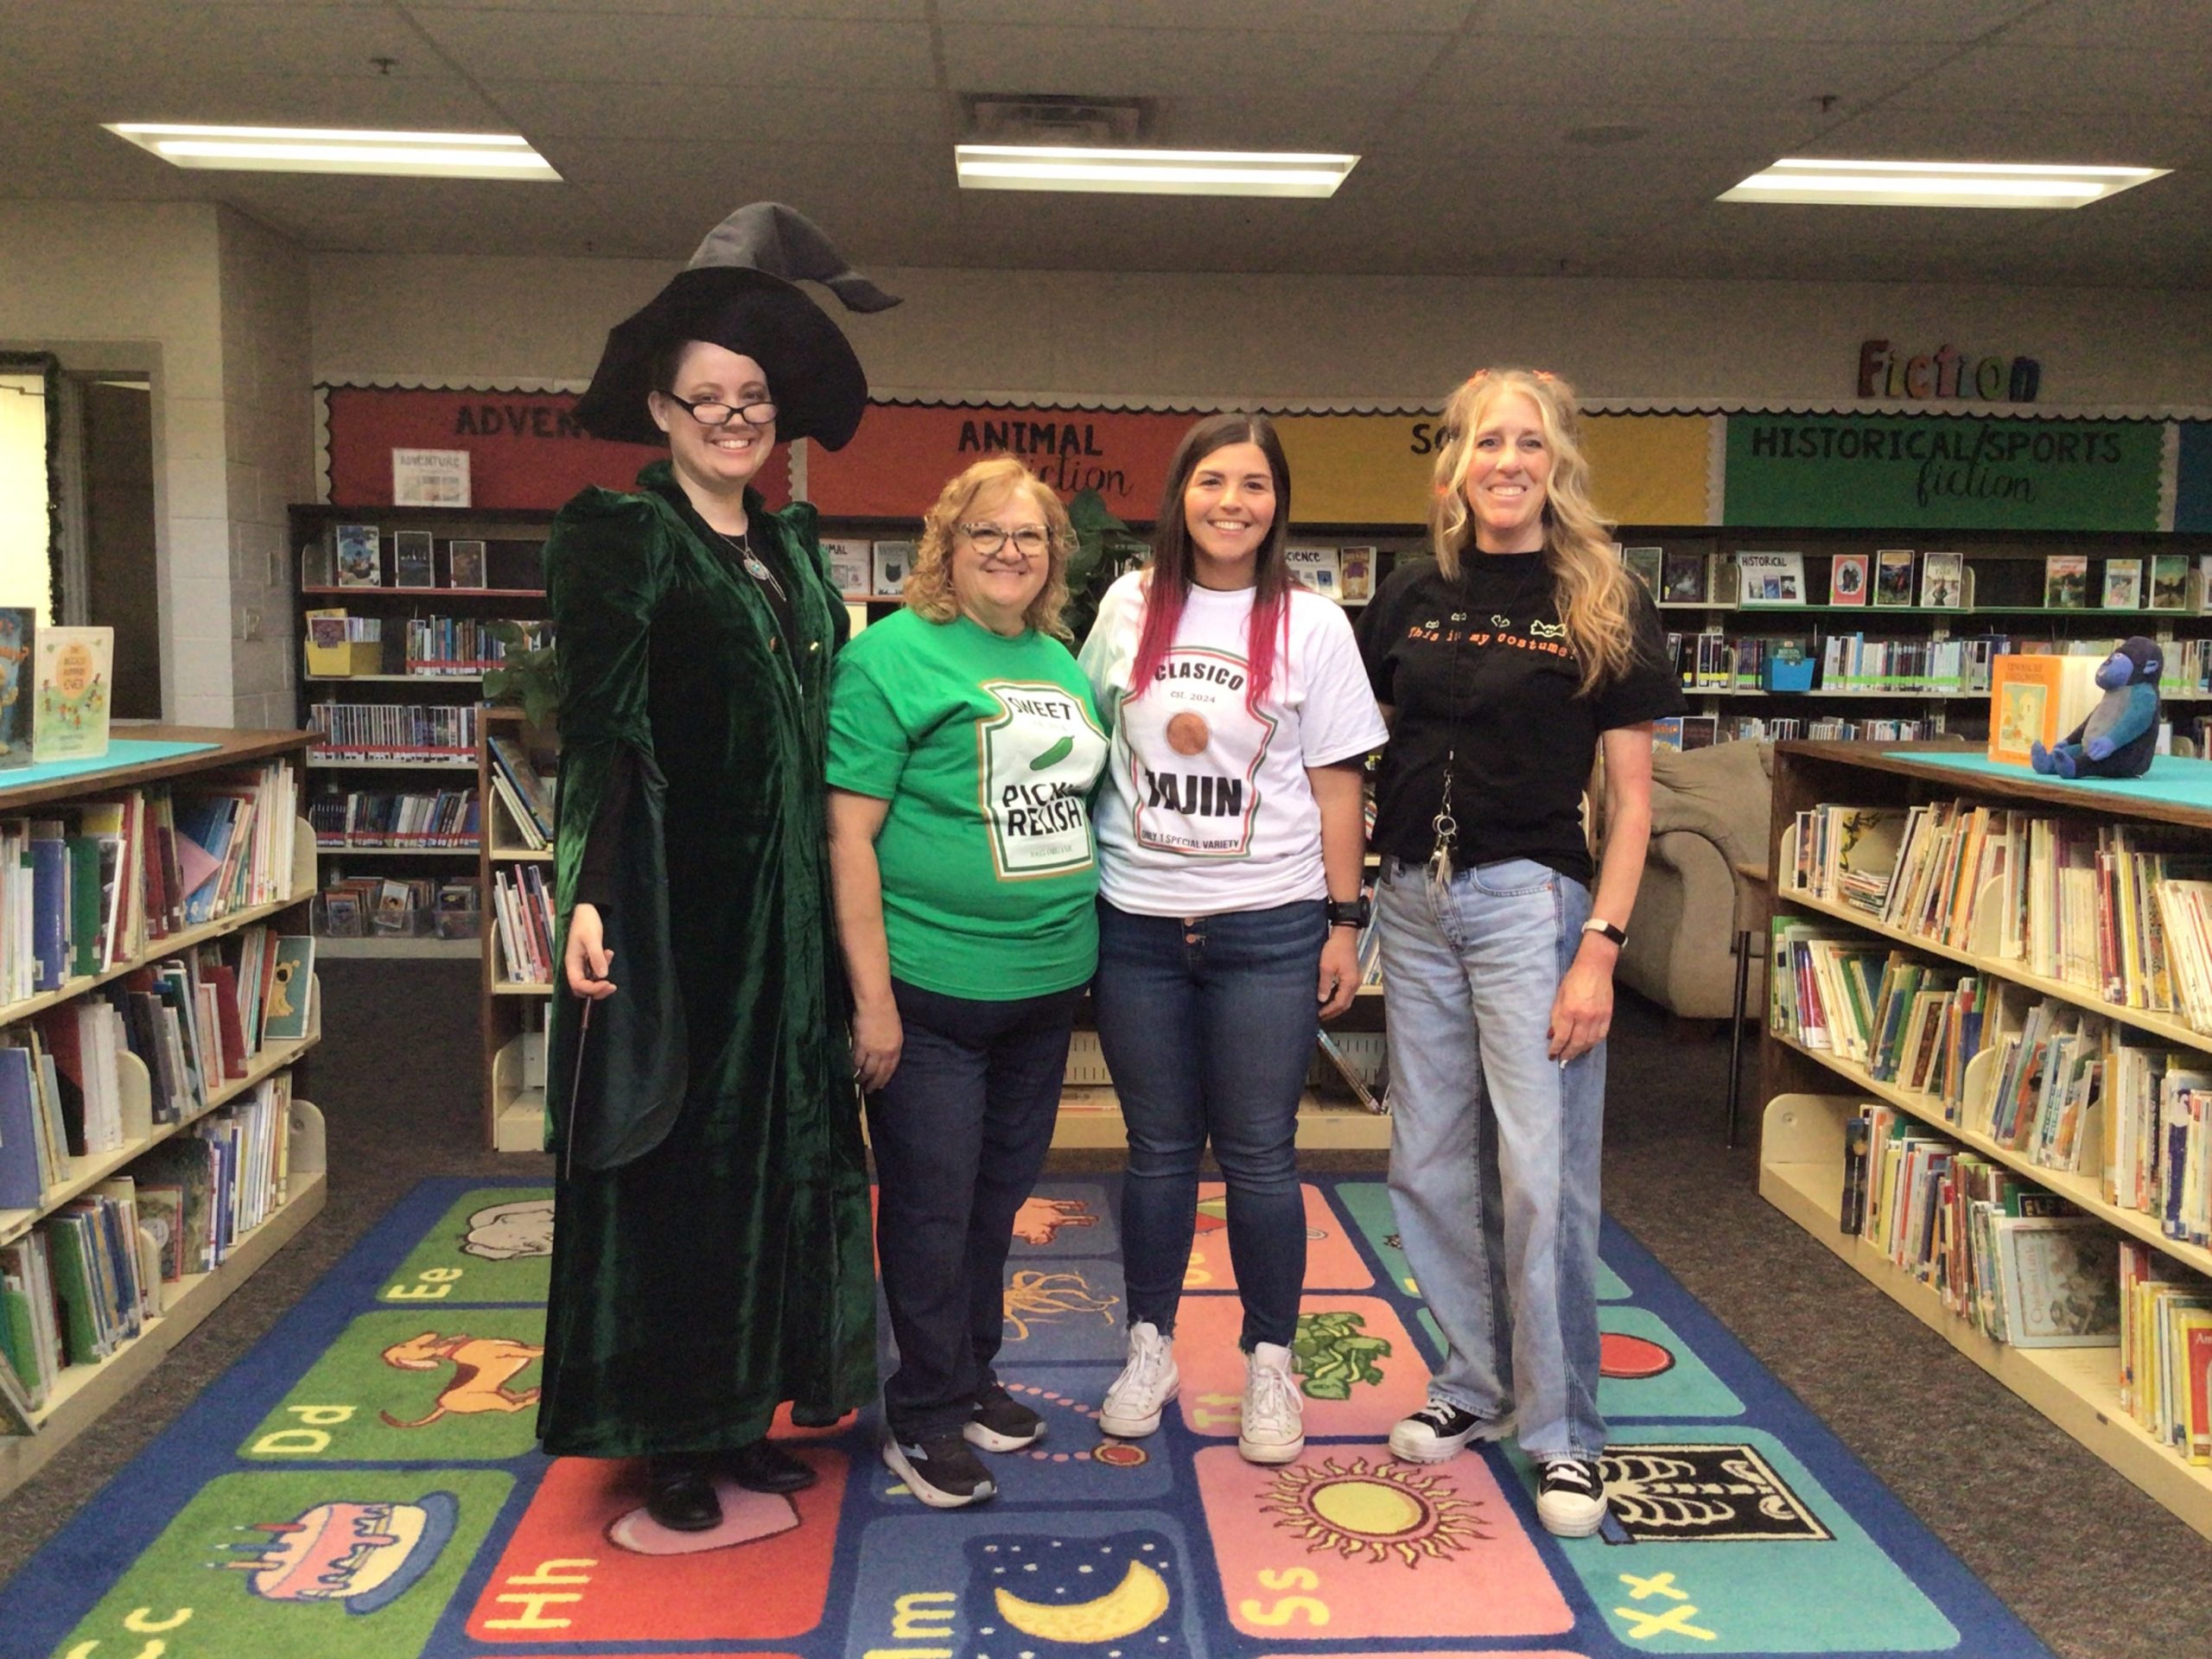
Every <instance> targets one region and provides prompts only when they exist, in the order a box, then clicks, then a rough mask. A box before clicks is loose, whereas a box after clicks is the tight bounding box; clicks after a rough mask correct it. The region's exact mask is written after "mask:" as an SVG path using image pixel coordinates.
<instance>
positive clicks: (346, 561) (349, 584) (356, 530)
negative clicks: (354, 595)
mask: <svg viewBox="0 0 2212 1659" xmlns="http://www.w3.org/2000/svg"><path fill="white" fill-rule="evenodd" d="M332 533H333V535H334V537H335V538H336V542H337V564H338V585H339V586H340V588H381V587H383V586H384V562H383V559H382V557H381V556H380V554H379V551H378V537H379V534H380V532H379V531H378V529H377V527H376V526H375V525H374V524H339V525H336V526H335V527H334V530H333V532H332Z"/></svg>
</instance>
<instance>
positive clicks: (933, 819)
mask: <svg viewBox="0 0 2212 1659" xmlns="http://www.w3.org/2000/svg"><path fill="white" fill-rule="evenodd" d="M1106 747H1107V746H1106V738H1105V734H1103V732H1102V731H1101V730H1100V728H1099V725H1098V716H1097V714H1096V711H1095V710H1094V709H1092V707H1091V702H1090V683H1089V682H1088V681H1087V680H1085V679H1084V674H1083V671H1082V670H1081V669H1079V668H1077V666H1076V661H1075V658H1074V657H1072V656H1071V655H1070V654H1069V652H1068V649H1067V647H1066V646H1065V645H1062V644H1060V642H1059V641H1058V640H1057V639H1051V638H1049V637H1047V636H1046V635H1044V634H1041V633H1037V632H1025V633H1023V634H1021V635H1020V637H1019V638H1016V639H1007V638H1004V637H1003V636H1001V635H999V634H995V633H993V632H991V631H990V630H989V629H988V628H986V627H984V626H982V624H980V623H978V622H976V621H974V620H970V619H969V618H968V617H966V616H964V615H963V616H958V617H955V618H954V619H953V620H951V621H950V622H931V621H930V620H927V619H926V618H925V617H923V616H920V615H918V614H917V613H914V612H912V611H900V612H899V613H897V614H896V615H893V616H890V617H887V618H886V619H885V620H883V621H880V622H879V623H877V624H876V625H875V626H873V627H871V628H869V629H868V631H867V632H864V633H861V634H860V635H859V636H858V637H856V638H855V639H854V640H853V641H852V643H851V644H849V645H847V646H846V647H845V649H844V650H843V651H842V652H840V653H839V654H838V658H837V663H836V678H835V679H834V680H833V681H832V682H831V683H830V688H829V782H830V783H831V785H834V786H835V787H836V788H838V789H846V790H850V791H853V792H854V793H855V794H857V795H868V796H873V797H874V798H876V799H877V800H882V801H888V802H890V803H891V808H890V810H889V812H888V813H887V814H886V816H885V817H884V820H883V830H882V833H881V834H880V835H879V836H877V837H876V842H875V857H876V862H877V864H878V865H879V866H880V868H881V869H882V872H883V925H884V931H885V932H886V934H887V936H888V937H889V939H890V944H891V971H892V973H893V974H894V975H895V976H898V977H899V978H900V979H903V980H905V981H906V982H907V983H909V984H911V985H918V986H920V987H922V988H924V989H925V990H931V991H935V992H937V993H938V994H939V995H944V996H964V997H973V998H976V999H977V1000H978V1001H1014V999H1016V998H1019V997H1025V996H1043V995H1046V994H1048V993H1050V992H1052V991H1064V990H1067V989H1070V988H1072V987H1075V986H1077V985H1082V984H1084V983H1086V982H1088V981H1089V980H1090V976H1091V972H1092V970H1093V969H1095V968H1096V966H1097V962H1098V916H1097V911H1096V906H1095V904H1094V900H1095V899H1096V897H1097V894H1098V864H1097V848H1096V844H1095V842H1093V840H1092V838H1091V832H1090V789H1091V785H1093V784H1094V783H1095V782H1096V781H1097V778H1098V774H1099V772H1100V771H1101V770H1102V769H1103V767H1104V766H1105V764H1106Z"/></svg>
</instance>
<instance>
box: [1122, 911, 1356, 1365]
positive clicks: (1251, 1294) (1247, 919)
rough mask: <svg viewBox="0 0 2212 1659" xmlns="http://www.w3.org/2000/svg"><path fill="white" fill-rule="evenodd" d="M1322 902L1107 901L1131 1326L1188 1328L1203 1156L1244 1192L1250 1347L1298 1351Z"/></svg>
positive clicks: (1236, 1248) (1238, 1203) (1242, 1244)
mask: <svg viewBox="0 0 2212 1659" xmlns="http://www.w3.org/2000/svg"><path fill="white" fill-rule="evenodd" d="M1327 937H1328V924H1327V921H1326V919H1325V907H1324V906H1323V905H1322V903H1321V901H1320V900H1319V899H1308V900H1306V901H1303V902H1301V903H1298V904H1291V905H1280V906H1275V907H1274V908H1273V909H1270V910H1249V911H1232V912H1229V913H1228V914H1226V915H1221V916H1199V917H1192V918H1176V917H1172V916H1133V915H1131V914H1130V913H1129V912H1127V911H1123V910H1117V909H1116V908H1115V907H1114V906H1112V905H1110V904H1109V903H1107V902H1106V901H1104V900H1103V899H1101V900H1100V901H1099V906H1098V982H1097V984H1096V987H1095V988H1094V992H1093V994H1094V995H1095V996H1096V999H1097V1012H1098V1042H1099V1046H1100V1047H1101V1049H1103V1051H1104V1053H1105V1056H1106V1065H1107V1069H1108V1070H1109V1071H1111V1072H1112V1073H1113V1074H1114V1087H1115V1090H1116V1092H1117V1093H1118V1094H1119V1095H1120V1096H1121V1100H1122V1120H1123V1122H1125V1124H1126V1125H1127V1127H1128V1136H1129V1171H1128V1178H1127V1179H1125V1180H1123V1182H1122V1257H1123V1270H1124V1272H1125V1274H1126V1275H1127V1278H1128V1292H1129V1319H1130V1322H1131V1323H1132V1324H1134V1323H1135V1322H1136V1321H1137V1320H1139V1319H1146V1320H1149V1321H1150V1322H1151V1323H1152V1324H1154V1325H1157V1326H1158V1327H1159V1328H1160V1331H1161V1332H1162V1333H1163V1334H1164V1333H1166V1332H1172V1331H1173V1330H1174V1328H1175V1310H1176V1307H1177V1306H1178V1305H1179V1303H1180V1302H1181V1300H1182V1297H1183V1275H1184V1273H1185V1270H1186V1269H1187V1268H1189V1266H1190V1262H1191V1240H1192V1236H1193V1234H1194V1232H1195V1230H1196V1228H1197V1225H1198V1157H1199V1154H1201V1153H1202V1152H1203V1151H1204V1150H1205V1144H1206V1141H1208V1140H1209V1139H1211V1141H1212V1142H1213V1155H1214V1159H1215V1161H1216V1162H1217V1163H1219V1164H1220V1166H1221V1173H1222V1176H1223V1179H1224V1180H1226V1181H1227V1183H1228V1185H1229V1255H1230V1261H1231V1262H1233V1263H1234V1264H1235V1266H1236V1284H1237V1288H1238V1289H1239V1290H1240V1291H1241V1292H1242V1293H1243V1300H1244V1325H1243V1336H1242V1338H1241V1339H1240V1340H1241V1343H1242V1345H1243V1348H1244V1350H1245V1351H1246V1352H1248V1353H1249V1352H1250V1351H1251V1350H1252V1347H1253V1345H1254V1344H1256V1343H1262V1342H1273V1343H1280V1344H1282V1345H1283V1346H1285V1347H1287V1346H1289V1344H1290V1340H1291V1338H1293V1337H1294V1336H1295V1335H1296V1334H1297V1332H1298V1297H1299V1292H1300V1288H1301V1287H1303V1285H1304V1284H1305V1282H1306V1206H1305V1201H1304V1199H1303V1198H1301V1197H1300V1194H1299V1190H1298V1102H1299V1098H1300V1096H1301V1095H1302V1094H1303V1093H1304V1092H1305V1088H1306V1068H1307V1066H1308V1065H1311V1063H1312V1061H1313V1043H1314V1037H1315V1033H1317V1032H1319V1029H1320V1015H1319V1007H1320V1005H1319V1001H1317V999H1316V998H1315V996H1314V989H1315V987H1316V985H1317V983H1318V982H1319V978H1320V972H1321V945H1322V942H1323V941H1324V940H1325V938H1327Z"/></svg>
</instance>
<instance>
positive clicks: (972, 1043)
mask: <svg viewBox="0 0 2212 1659" xmlns="http://www.w3.org/2000/svg"><path fill="white" fill-rule="evenodd" d="M891 988H892V991H893V994H894V995H896V996H897V998H898V1000H899V1020H900V1022H901V1023H902V1024H903V1025H904V1027H905V1028H906V1046H905V1048H904V1049H903V1051H902V1052H900V1054H899V1069H898V1070H897V1071H894V1072H893V1073H892V1074H891V1081H890V1082H888V1083H887V1084H884V1085H883V1087H882V1088H881V1089H880V1090H878V1091H877V1092H876V1093H875V1094H874V1095H871V1096H868V1140H869V1143H870V1145H871V1147H873V1148H874V1153H875V1184H876V1214H875V1249H876V1255H877V1257H878V1261H879V1270H880V1273H881V1274H882V1276H883V1296H884V1300H885V1302H886V1303H887V1305H888V1306H889V1307H890V1310H891V1333H892V1335H893V1338H896V1340H897V1342H898V1344H899V1369H898V1370H895V1371H893V1373H892V1374H891V1376H890V1378H889V1380H888V1381H887V1382H886V1383H884V1385H883V1409H884V1416H885V1419H886V1420H887V1423H888V1426H889V1427H890V1429H891V1432H892V1433H893V1434H895V1435H897V1436H898V1437H899V1439H900V1440H906V1441H909V1442H912V1441H914V1440H927V1439H929V1438H931V1436H933V1435H938V1434H951V1433H958V1432H959V1429H960V1426H961V1425H962V1424H963V1423H964V1422H966V1421H968V1414H969V1410H970V1408H973V1407H974V1405H975V1403H976V1397H977V1396H978V1395H981V1394H982V1392H983V1390H984V1389H988V1388H989V1387H990V1386H991V1384H992V1383H993V1382H994V1381H995V1377H994V1375H993V1373H992V1370H991V1363H992V1362H993V1361H994V1360H995V1359H996V1358H997V1357H998V1351H999V1344H1000V1341H1001V1338H1002V1337H1003V1336H1004V1334H1005V1320H1006V1313H1005V1301H1004V1298H1003V1294H1002V1287H1003V1279H1004V1275H1005V1272H1006V1257H1007V1249H1008V1248H1009V1247H1010V1246H1011V1245H1012V1243H1013V1242H1014V1211H1017V1210H1019V1209H1020V1208H1021V1201H1022V1200H1023V1199H1024V1198H1027V1197H1028V1196H1029V1189H1030V1188H1031V1187H1032V1186H1033V1185H1036V1181H1037V1173H1038V1171H1039V1170H1040V1169H1042V1168H1043V1167H1044V1166H1045V1154H1046V1153H1047V1152H1049V1151H1051V1150H1052V1122H1053V1119H1054V1118H1056V1117H1057V1116H1058V1114H1059V1109H1060V1085H1061V1083H1062V1082H1063V1080H1064V1079H1065V1077H1066V1074H1067V1061H1068V1031H1069V1028H1070V1027H1071V1025H1072V1024H1073V1023H1074V1020H1075V1010H1076V1004H1077V1002H1078V1001H1081V1000H1082V996H1083V993H1082V991H1081V990H1080V989H1077V990H1072V991H1055V992H1053V993H1052V995H1049V996H1032V997H1023V998H1021V999H1020V1000H1018V1001H1010V1002H986V1001H977V1000H974V999H971V998H968V997H962V996H941V995H938V993H937V992H935V991H925V990H924V989H922V988H921V987H919V986H918V985H909V984H908V983H906V982H905V981H904V980H899V979H894V980H893V981H892V982H891Z"/></svg>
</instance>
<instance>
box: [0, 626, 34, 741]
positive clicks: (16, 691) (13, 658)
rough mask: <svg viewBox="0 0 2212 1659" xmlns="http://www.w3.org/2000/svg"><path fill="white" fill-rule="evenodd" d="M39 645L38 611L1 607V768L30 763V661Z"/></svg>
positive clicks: (31, 680) (31, 675)
mask: <svg viewBox="0 0 2212 1659" xmlns="http://www.w3.org/2000/svg"><path fill="white" fill-rule="evenodd" d="M37 646H38V613H37V612H36V611H35V610H33V609H31V608H30V607H29V606H27V605H10V606H6V607H0V771H5V770H7V769H8V768H9V767H11V766H29V765H30V763H31V709H32V698H31V687H32V683H33V677H34V672H35V671H34V670H33V669H32V667H31V665H30V664H31V658H32V654H33V653H34V652H35V651H36V649H37Z"/></svg>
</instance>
